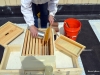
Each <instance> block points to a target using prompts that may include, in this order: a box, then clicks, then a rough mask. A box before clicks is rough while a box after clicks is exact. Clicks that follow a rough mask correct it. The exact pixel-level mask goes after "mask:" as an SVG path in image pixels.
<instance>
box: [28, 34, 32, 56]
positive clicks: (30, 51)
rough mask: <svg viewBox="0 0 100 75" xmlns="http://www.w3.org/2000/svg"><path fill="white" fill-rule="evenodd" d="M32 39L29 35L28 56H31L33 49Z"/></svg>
mask: <svg viewBox="0 0 100 75" xmlns="http://www.w3.org/2000/svg"><path fill="white" fill-rule="evenodd" d="M32 39H33V37H32V35H31V34H30V48H29V56H31V55H32V48H33V41H32Z"/></svg>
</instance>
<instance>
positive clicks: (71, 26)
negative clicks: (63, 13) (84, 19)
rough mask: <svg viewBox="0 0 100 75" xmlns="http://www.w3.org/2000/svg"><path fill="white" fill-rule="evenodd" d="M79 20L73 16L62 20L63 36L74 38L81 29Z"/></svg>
mask: <svg viewBox="0 0 100 75" xmlns="http://www.w3.org/2000/svg"><path fill="white" fill-rule="evenodd" d="M81 25H82V24H81V22H80V21H79V20H77V19H74V18H68V19H66V20H65V21H64V31H65V36H67V37H69V38H70V39H72V40H76V39H77V36H78V34H79V31H80V29H81Z"/></svg>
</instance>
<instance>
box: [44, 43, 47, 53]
mask: <svg viewBox="0 0 100 75" xmlns="http://www.w3.org/2000/svg"><path fill="white" fill-rule="evenodd" d="M46 45H47V43H46V44H45V45H44V55H47V49H46Z"/></svg>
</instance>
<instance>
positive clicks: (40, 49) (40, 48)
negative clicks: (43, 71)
mask: <svg viewBox="0 0 100 75" xmlns="http://www.w3.org/2000/svg"><path fill="white" fill-rule="evenodd" d="M41 41H42V40H41V39H39V46H38V48H39V55H42V43H41Z"/></svg>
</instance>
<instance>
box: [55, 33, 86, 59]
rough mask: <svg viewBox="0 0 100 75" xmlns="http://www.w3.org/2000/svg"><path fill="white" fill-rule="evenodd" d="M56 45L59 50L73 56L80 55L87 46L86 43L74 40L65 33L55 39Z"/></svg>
mask: <svg viewBox="0 0 100 75" xmlns="http://www.w3.org/2000/svg"><path fill="white" fill-rule="evenodd" d="M55 46H56V48H57V49H58V50H59V51H61V52H63V53H65V54H67V55H69V56H73V57H78V56H79V55H80V54H81V52H82V51H83V50H84V49H85V48H86V47H85V46H84V45H82V44H80V43H78V42H76V41H74V40H71V39H69V38H68V37H65V36H64V35H60V36H59V37H58V38H57V39H56V40H55Z"/></svg>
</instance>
